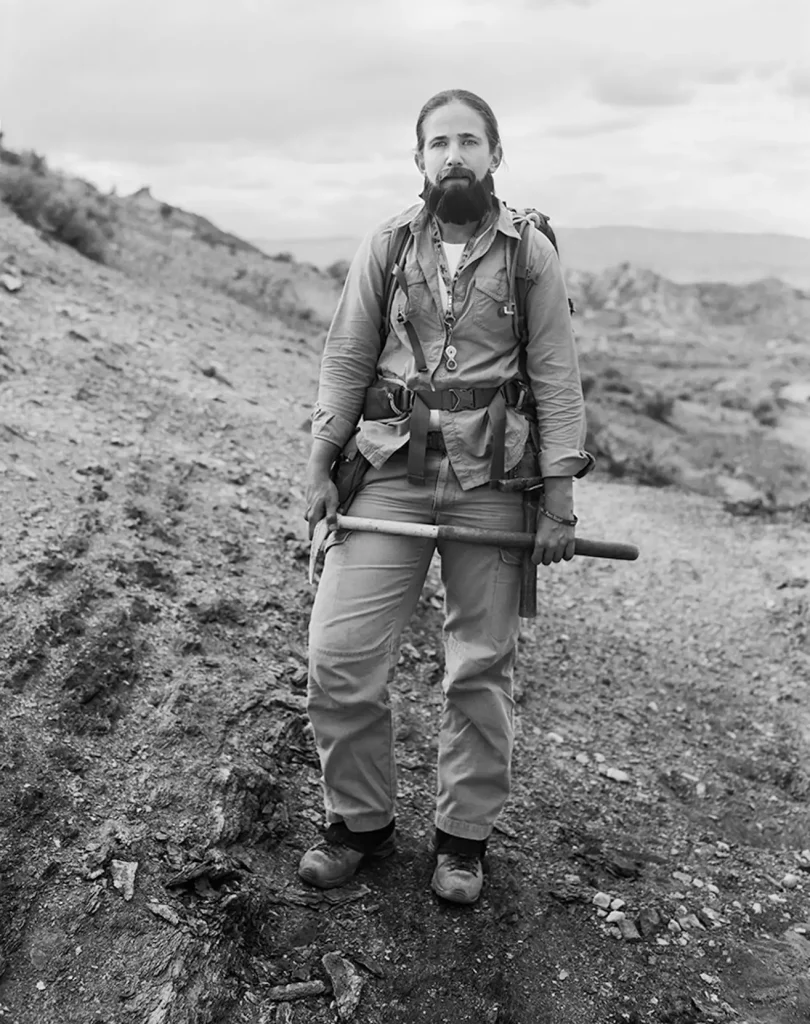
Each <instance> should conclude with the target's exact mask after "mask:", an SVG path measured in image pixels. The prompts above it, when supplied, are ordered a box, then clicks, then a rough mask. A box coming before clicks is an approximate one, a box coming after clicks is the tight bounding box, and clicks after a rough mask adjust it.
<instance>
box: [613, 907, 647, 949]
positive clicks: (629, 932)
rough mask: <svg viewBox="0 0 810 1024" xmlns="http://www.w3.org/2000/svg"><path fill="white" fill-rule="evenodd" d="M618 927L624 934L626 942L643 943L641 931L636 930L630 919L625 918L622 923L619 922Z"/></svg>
mask: <svg viewBox="0 0 810 1024" xmlns="http://www.w3.org/2000/svg"><path fill="white" fill-rule="evenodd" d="M617 913H621V911H617ZM616 926H617V927H618V929H619V931H620V932H621V933H622V938H623V939H624V940H625V942H640V941H641V935H640V934H639V930H638V928H636V926H635V924H634V923H633V922H632V921H631V920H630V918H629V917H623V918H622V919H621V921H617V922H616Z"/></svg>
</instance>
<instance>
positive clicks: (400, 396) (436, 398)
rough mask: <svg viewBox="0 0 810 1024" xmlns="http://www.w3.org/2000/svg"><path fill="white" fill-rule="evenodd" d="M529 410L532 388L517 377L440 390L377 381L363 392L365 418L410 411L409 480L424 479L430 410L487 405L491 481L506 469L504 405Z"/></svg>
mask: <svg viewBox="0 0 810 1024" xmlns="http://www.w3.org/2000/svg"><path fill="white" fill-rule="evenodd" d="M507 405H508V406H510V407H511V408H514V409H517V411H518V412H522V413H524V414H528V413H529V411H530V410H531V409H533V396H532V393H531V390H530V389H529V388H528V387H527V386H526V385H525V384H524V383H523V382H522V381H519V380H510V381H507V383H506V384H502V385H500V386H499V387H490V388H444V389H442V390H441V391H423V390H419V391H412V390H410V388H405V387H401V386H397V385H384V384H377V385H374V386H372V387H370V388H369V389H368V391H367V392H366V402H365V407H364V409H363V417H364V419H367V420H382V419H390V417H391V415H392V414H393V415H396V416H401V415H405V414H407V413H410V435H411V436H410V441H409V443H408V480H409V482H410V483H413V484H424V482H425V450H426V448H427V439H428V438H427V435H428V426H429V424H430V410H431V409H441V410H442V411H444V412H461V411H465V410H472V409H486V410H487V414H488V416H489V421H490V424H491V425H492V461H491V464H490V472H489V479H490V483H491V484H494V482H495V481H496V480H500V479H502V478H503V476H504V475H505V473H506V469H505V460H506V451H505V449H506V407H507Z"/></svg>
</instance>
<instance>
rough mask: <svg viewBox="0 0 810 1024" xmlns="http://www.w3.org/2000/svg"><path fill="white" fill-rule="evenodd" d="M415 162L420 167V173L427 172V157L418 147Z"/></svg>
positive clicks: (414, 157) (415, 152) (415, 151)
mask: <svg viewBox="0 0 810 1024" xmlns="http://www.w3.org/2000/svg"><path fill="white" fill-rule="evenodd" d="M413 162H414V163H415V164H416V166H417V167H418V169H419V173H420V174H424V173H425V158H424V157H423V156H422V153H421V152H420V150H418V149H416V150H414V154H413Z"/></svg>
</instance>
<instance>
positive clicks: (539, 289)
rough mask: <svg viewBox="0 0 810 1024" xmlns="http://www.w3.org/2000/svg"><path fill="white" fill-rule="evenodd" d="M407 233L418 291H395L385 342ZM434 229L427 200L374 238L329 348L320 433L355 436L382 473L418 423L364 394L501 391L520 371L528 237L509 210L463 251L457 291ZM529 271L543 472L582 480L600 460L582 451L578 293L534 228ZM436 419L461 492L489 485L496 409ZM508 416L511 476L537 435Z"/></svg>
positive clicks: (362, 250)
mask: <svg viewBox="0 0 810 1024" xmlns="http://www.w3.org/2000/svg"><path fill="white" fill-rule="evenodd" d="M402 229H406V230H407V231H408V232H410V238H409V245H408V247H407V250H406V251H407V256H406V260H405V265H404V272H405V279H406V281H407V285H408V295H407V299H406V297H405V295H404V294H403V292H402V291H401V290H400V289H399V288H398V287H397V288H396V290H395V293H394V300H393V308H392V316H391V322H390V323H389V324H388V325H387V329H386V331H385V333H384V335H383V338H384V341H383V339H382V338H381V336H380V326H381V321H382V316H383V313H382V310H381V305H382V297H383V293H384V281H385V280H386V275H387V274H390V270H391V266H392V264H393V260H394V259H395V255H396V254H395V252H394V247H395V244H396V240H397V238H401V230H402ZM435 234H436V224H435V221H432V219H431V218H430V216H429V214H428V212H427V210H426V208H425V207H424V204H422V203H419V204H418V205H417V206H415V207H411V208H410V209H409V210H406V211H405V212H404V213H402V214H400V215H398V216H397V217H393V218H391V219H390V220H388V221H386V222H385V223H383V224H382V225H380V226H379V227H378V228H377V229H375V230H374V231H372V232H370V233H369V234H368V235H367V236H366V238H365V239H364V240H363V242H362V243H361V245H360V247H359V249H358V251H357V253H356V254H355V257H354V259H353V260H352V264H351V267H350V270H349V273H348V276H347V278H346V283H345V285H344V288H343V293H342V295H341V298H340V301H339V303H338V307H337V310H336V312H335V315H334V317H333V319H332V324H331V327H330V329H329V333H328V335H327V338H326V343H325V346H324V352H323V359H322V362H321V374H320V383H319V388H318V398H317V402H316V404H315V409H314V412H313V417H312V435H313V437H315V438H320V439H323V440H325V441H330V442H332V443H333V444H335V445H337V446H338V447H340V448H342V447H343V446H344V445H345V443H346V442H347V441H348V440H349V438H350V437H351V436H352V435H353V434H354V433H355V431H357V444H358V447H359V449H360V451H361V452H362V454H363V455H365V457H366V458H367V459H368V460H369V461H370V462H371V464H372V465H373V466H375V467H377V468H379V467H380V466H382V465H383V464H384V463H385V462H386V460H387V459H388V458H389V457H390V456H391V455H392V454H393V453H394V452H396V451H398V450H399V449H400V448H402V447H403V446H404V445H405V444H406V443H407V441H408V436H409V433H408V424H409V417H408V415H407V414H402V415H397V414H395V413H394V412H393V410H392V415H391V417H390V418H388V419H384V420H363V419H361V416H362V411H363V405H364V401H365V393H366V390H367V388H369V387H370V386H371V385H372V384H374V383H375V382H377V383H379V382H380V381H383V382H386V383H388V384H390V385H392V386H395V387H397V386H398V387H401V386H406V387H408V388H410V389H412V390H419V389H431V390H440V389H446V388H485V387H493V386H498V385H501V384H504V383H506V382H507V381H509V380H513V379H515V378H516V377H519V376H520V370H519V346H518V343H517V341H516V340H515V336H514V334H513V332H512V322H511V320H512V318H511V317H510V316H505V315H504V314H503V307H504V304H505V303H506V302H507V301H508V299H509V286H508V276H507V255H508V254H510V258H511V259H512V260H513V259H514V256H515V252H516V248H517V243H518V240H519V237H520V236H519V234H518V232H517V230H516V229H515V227H514V224H513V222H512V215H511V213H510V212H509V210H508V209H506V207H504V206H501V207H500V208H499V210H498V211H497V212H496V213H494V214H493V216H492V217H490V218H489V219H488V222H487V223H486V225H485V226H484V227H483V228H482V230H481V231H480V233H479V234H478V236H477V237H476V238H475V239H474V240H473V241H472V242H471V243H469V244H468V245H467V246H462V250H463V252H464V256H459V260H460V264H459V269H458V272H457V273H455V274H453V275H452V281H451V287H452V295H449V294H447V288H446V287H443V285H444V282H441V283H440V279H441V274H440V271H439V263H438V257H437V252H436V247H435V242H434V235H435ZM448 262H449V259H448ZM510 265H511V264H510ZM451 273H452V272H451ZM527 275H528V287H527V293H526V317H527V321H528V330H529V338H528V345H527V349H526V372H527V375H528V383H529V385H530V386H531V388H532V391H533V393H534V397H535V401H536V404H537V421H538V425H539V433H540V472H541V475H542V476H544V477H550V476H584V475H585V473H587V472H588V471H589V470H590V469H591V468H592V466H593V464H594V459H593V457H592V456H591V455H589V454H588V452H586V451H585V450H584V443H585V431H586V423H585V403H584V399H583V396H582V385H581V381H580V375H579V366H578V361H577V354H576V348H575V344H574V337H573V333H572V330H571V317H570V313H569V311H568V297H567V294H566V291H565V284H564V282H563V278H562V271H561V269H560V264H559V260H558V259H557V254H556V253H555V251H554V247H553V246H552V245H551V243H550V242H549V240H548V239H547V238H546V237H545V235H543V234H542V233H541V232H540V231H538V230H536V229H533V230H532V231H531V239H530V247H529V259H528V271H527ZM451 299H452V311H453V321H452V323H451V324H450V325H449V326H448V323H447V322H446V320H445V312H446V310H447V308H448V305H449V304H450V300H451ZM397 314H401V316H399V317H398V316H397ZM405 317H407V318H408V319H409V320H410V321H411V323H412V325H413V327H414V328H415V330H416V333H417V336H418V338H419V341H420V343H421V346H422V350H423V352H424V355H425V361H426V364H427V367H426V369H425V370H423V371H422V372H420V371H419V370H418V369H417V367H416V362H415V360H414V357H413V352H412V351H411V348H410V344H409V342H408V336H407V333H406V330H405V326H404V323H403V322H401V321H402V320H403V319H404V318H405ZM450 344H452V345H453V346H454V347H455V349H456V352H457V354H456V356H455V360H454V362H455V368H454V369H449V368H448V366H447V362H448V361H447V359H446V358H445V348H446V346H448V345H450ZM434 412H438V419H436V418H435V417H434V418H433V422H432V423H431V427H432V428H433V429H436V428H437V427H438V428H440V429H441V431H442V433H443V435H444V441H445V446H446V449H447V455H448V458H449V459H450V463H451V465H452V467H453V470H454V471H455V473H456V476H457V477H458V480H459V483H460V484H461V486H462V488H463V489H464V490H468V489H469V488H471V487H476V486H480V485H481V484H484V483H486V482H487V481H488V480H489V470H490V461H491V456H492V431H491V427H490V424H489V418H488V415H487V410H486V409H468V410H459V411H457V412H449V411H444V410H434ZM506 414H507V421H506V453H505V454H506V460H505V465H506V470H507V471H508V470H510V469H512V468H514V467H515V466H516V465H517V463H518V462H519V461H520V458H521V456H522V455H523V451H524V448H525V445H526V441H527V437H528V429H529V428H528V423H527V421H526V419H525V417H524V416H523V415H521V414H520V413H519V412H517V410H515V409H512V408H507V411H506Z"/></svg>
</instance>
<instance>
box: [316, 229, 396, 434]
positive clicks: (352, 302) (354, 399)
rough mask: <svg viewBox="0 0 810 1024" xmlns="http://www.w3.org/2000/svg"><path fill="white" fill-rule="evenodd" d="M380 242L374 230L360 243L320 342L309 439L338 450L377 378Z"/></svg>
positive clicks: (382, 241) (382, 243)
mask: <svg viewBox="0 0 810 1024" xmlns="http://www.w3.org/2000/svg"><path fill="white" fill-rule="evenodd" d="M386 244H387V242H386V239H385V236H384V235H380V233H379V232H371V233H370V234H368V235H367V236H366V237H365V238H364V239H363V241H362V242H361V244H360V246H359V248H358V250H357V252H356V253H355V256H354V259H353V260H352V263H351V267H350V268H349V273H348V276H347V277H346V283H345V285H344V286H343V292H342V294H341V296H340V301H339V302H338V306H337V309H336V311H335V315H334V317H333V318H332V323H331V325H330V327H329V332H328V334H327V336H326V342H325V344H324V350H323V356H322V359H321V372H320V378H319V382H318V398H317V401H316V403H315V408H314V410H313V413H312V436H313V438H320V439H323V440H325V441H330V442H331V443H332V444H335V445H337V446H338V447H340V448H342V447H343V446H344V445H345V444H346V442H347V441H348V439H349V438H350V437H351V436H352V434H353V433H354V430H355V427H356V426H357V423H358V421H359V419H360V415H361V413H362V411H363V404H364V402H365V395H366V390H367V388H368V387H369V385H370V384H372V383H373V381H374V379H375V377H376V375H377V363H378V361H379V357H380V349H381V342H380V323H381V319H382V315H381V312H380V296H381V295H382V290H383V275H384V271H383V260H384V258H385V248H386Z"/></svg>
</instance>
